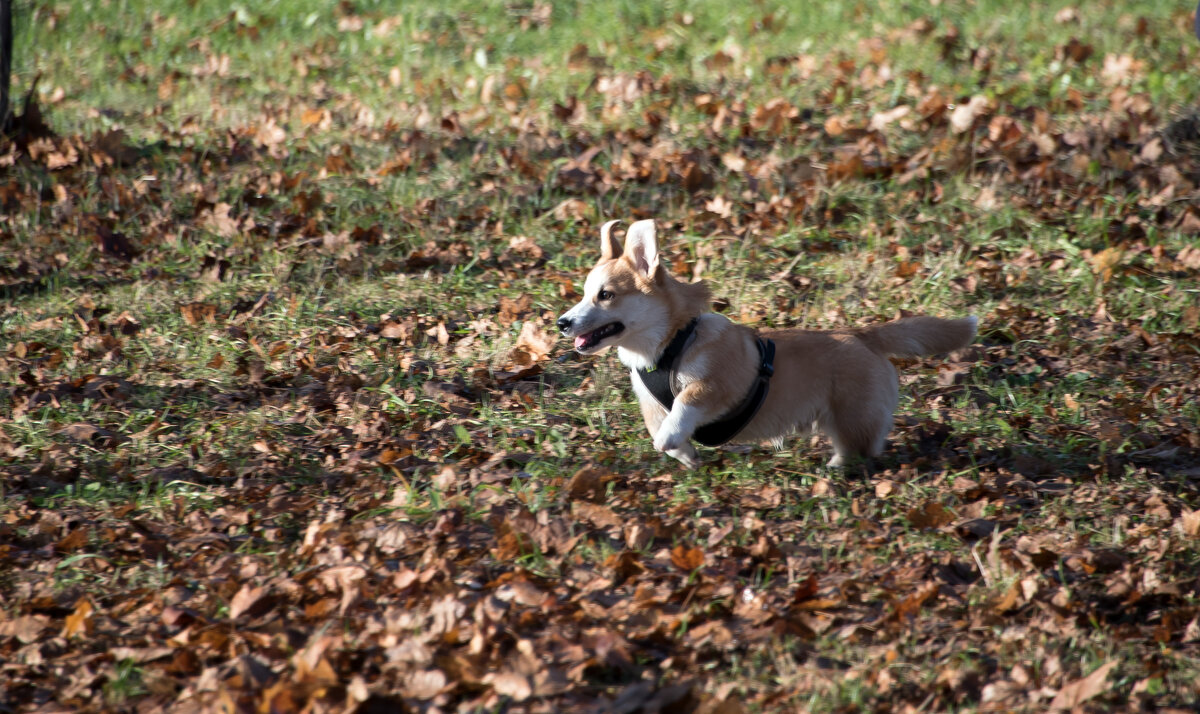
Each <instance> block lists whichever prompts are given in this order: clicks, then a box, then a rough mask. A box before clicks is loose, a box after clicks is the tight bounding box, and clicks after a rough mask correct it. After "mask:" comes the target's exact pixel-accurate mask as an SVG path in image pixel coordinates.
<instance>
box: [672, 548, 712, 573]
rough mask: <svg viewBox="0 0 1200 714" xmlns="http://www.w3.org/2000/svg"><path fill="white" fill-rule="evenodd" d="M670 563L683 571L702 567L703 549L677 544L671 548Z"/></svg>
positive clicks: (688, 571) (687, 571) (686, 571)
mask: <svg viewBox="0 0 1200 714" xmlns="http://www.w3.org/2000/svg"><path fill="white" fill-rule="evenodd" d="M671 564H672V565H674V566H675V567H676V568H679V569H680V570H682V571H684V572H685V573H690V572H692V571H693V570H696V569H697V568H702V567H704V551H703V550H701V549H700V548H688V547H687V546H685V545H682V544H680V545H677V546H675V547H674V548H672V549H671Z"/></svg>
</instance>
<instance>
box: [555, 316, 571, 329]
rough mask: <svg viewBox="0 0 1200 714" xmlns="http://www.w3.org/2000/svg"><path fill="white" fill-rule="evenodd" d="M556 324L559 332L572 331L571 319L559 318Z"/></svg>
mask: <svg viewBox="0 0 1200 714" xmlns="http://www.w3.org/2000/svg"><path fill="white" fill-rule="evenodd" d="M554 324H556V325H558V331H559V332H566V331H567V330H569V329H571V318H569V317H560V318H558V322H556V323H554Z"/></svg>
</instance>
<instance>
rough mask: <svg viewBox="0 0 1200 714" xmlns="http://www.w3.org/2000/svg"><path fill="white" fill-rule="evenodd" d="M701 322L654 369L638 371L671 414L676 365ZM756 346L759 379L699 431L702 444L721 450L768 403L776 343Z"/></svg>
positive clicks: (760, 342) (678, 335)
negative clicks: (745, 393) (743, 396)
mask: <svg viewBox="0 0 1200 714" xmlns="http://www.w3.org/2000/svg"><path fill="white" fill-rule="evenodd" d="M699 321H700V318H696V319H693V320H692V321H691V322H689V323H688V324H687V325H686V326H685V327H683V328H682V329H681V330H679V332H676V333H675V336H674V337H672V338H671V342H670V344H668V345H667V348H666V349H665V350H663V353H662V355H661V356H660V357H659V358H658V362H656V363H655V364H654V366H653V367H651V368H650V369H639V370H637V375H638V377H639V378H640V379H641V380H642V384H643V385H645V387H646V389H647V390H649V392H650V393H651V394H653V395H654V398H655V399H657V400H658V403H659V404H661V405H662V406H663V408H664V409H666V410H667V411H668V412H669V411H671V407H672V406H673V405H674V404H675V364H676V363H677V362H678V361H679V356H680V355H681V354H683V350H684V348H685V347H687V343H688V340H689V339H691V337H692V333H693V332H695V331H696V324H697V323H698V322H699ZM756 345H757V346H758V357H759V362H758V376H757V377H756V378H755V380H754V384H753V385H752V386H751V387H750V393H749V394H747V395H746V398H745V399H743V400H742V403H741V404H739V405H738V406H737V407H735V408H734V409H733V410H732V411H730V412H729V413H728V414H727V415H725V416H724V417H722V418H720V419H718V420H717V421H714V422H710V423H708V424H704V425H703V426H701V427H699V428H698V429H696V431H695V432H694V433H693V434H692V438H693V439H695V440H696V441H698V442H700V443H701V444H704V445H705V446H720V445H721V444H724V443H725V442H727V441H729V440H730V439H732V438H733V437H735V436H737V435H738V434H739V433H740V432H741V431H742V429H745V428H746V425H747V424H749V423H750V420H751V419H753V418H754V415H755V414H757V413H758V409H759V407H761V406H762V404H763V402H765V401H766V400H767V391H768V390H769V389H770V387H771V376H772V375H774V374H775V343H774V342H773V341H771V340H768V339H766V338H763V337H760V338H758V341H757V342H756Z"/></svg>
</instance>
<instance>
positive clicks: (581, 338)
mask: <svg viewBox="0 0 1200 714" xmlns="http://www.w3.org/2000/svg"><path fill="white" fill-rule="evenodd" d="M586 344H587V338H586V337H584V336H583V335H580V336H578V337H576V338H575V349H579V348H580V347H583V346H584V345H586Z"/></svg>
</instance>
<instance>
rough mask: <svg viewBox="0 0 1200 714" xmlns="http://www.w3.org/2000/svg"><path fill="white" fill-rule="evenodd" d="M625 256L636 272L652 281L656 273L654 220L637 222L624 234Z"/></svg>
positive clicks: (656, 251)
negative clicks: (631, 262) (630, 261)
mask: <svg viewBox="0 0 1200 714" xmlns="http://www.w3.org/2000/svg"><path fill="white" fill-rule="evenodd" d="M625 254H626V255H628V256H629V259H630V260H632V261H633V265H634V267H635V268H637V271H638V272H639V273H641V274H642V275H644V276H645V277H647V278H650V279H654V276H655V273H656V272H658V236H657V234H656V233H655V231H654V220H653V219H647V220H644V221H638V222H636V223H634V224H633V225H631V226H629V230H628V231H627V232H626V233H625Z"/></svg>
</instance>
